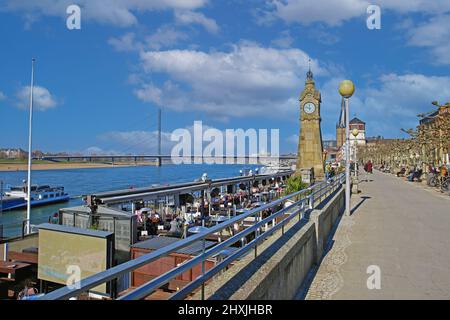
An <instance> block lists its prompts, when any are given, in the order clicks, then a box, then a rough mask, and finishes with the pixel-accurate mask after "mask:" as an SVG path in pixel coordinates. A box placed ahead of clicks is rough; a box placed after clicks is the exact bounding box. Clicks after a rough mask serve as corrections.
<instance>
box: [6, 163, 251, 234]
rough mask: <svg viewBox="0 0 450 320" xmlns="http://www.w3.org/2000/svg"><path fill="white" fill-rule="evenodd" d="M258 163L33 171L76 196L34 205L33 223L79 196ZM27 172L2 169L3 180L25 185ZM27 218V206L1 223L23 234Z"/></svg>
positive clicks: (227, 172) (35, 178) (228, 172)
mask: <svg viewBox="0 0 450 320" xmlns="http://www.w3.org/2000/svg"><path fill="white" fill-rule="evenodd" d="M244 167H245V168H251V167H256V166H248V165H217V164H215V165H205V164H202V165H163V166H162V167H155V166H142V167H116V168H98V169H67V170H47V171H33V173H32V183H33V184H40V185H43V184H45V185H50V186H63V187H65V190H66V192H68V193H69V195H70V196H71V197H72V198H73V199H71V200H70V201H69V202H65V203H59V204H55V205H49V206H43V207H33V208H32V209H31V224H35V225H36V224H39V223H43V222H47V221H48V217H49V216H50V215H52V214H53V213H55V212H57V211H58V209H60V208H65V207H70V206H77V205H80V204H82V203H83V201H82V199H81V198H80V197H79V196H82V195H87V194H90V193H95V192H102V191H111V190H119V189H128V188H131V187H134V188H137V187H148V186H152V185H155V184H160V185H167V184H174V183H177V182H191V181H194V180H196V179H198V178H200V177H201V176H202V174H203V173H207V174H208V177H209V178H212V179H216V178H224V177H233V176H238V175H239V170H240V169H243V168H244ZM26 175H27V173H26V172H24V171H20V172H19V171H18V172H0V180H1V181H3V182H4V185H5V186H6V187H8V186H16V185H21V184H22V181H23V180H24V179H26ZM25 219H26V210H13V211H9V212H3V215H2V217H0V225H1V224H3V225H4V231H3V234H4V236H5V237H10V236H16V235H20V234H21V226H22V222H23V221H24V220H25Z"/></svg>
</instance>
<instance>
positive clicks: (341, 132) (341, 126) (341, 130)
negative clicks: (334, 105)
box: [336, 98, 346, 148]
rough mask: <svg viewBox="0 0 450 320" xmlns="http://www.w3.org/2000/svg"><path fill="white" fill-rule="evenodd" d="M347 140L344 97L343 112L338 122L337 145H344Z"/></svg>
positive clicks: (343, 102)
mask: <svg viewBox="0 0 450 320" xmlns="http://www.w3.org/2000/svg"><path fill="white" fill-rule="evenodd" d="M345 140H346V139H345V101H344V98H342V103H341V114H340V115H339V122H338V123H337V124H336V147H338V148H340V147H342V146H343V145H344V143H345Z"/></svg>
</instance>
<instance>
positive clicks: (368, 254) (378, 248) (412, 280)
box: [306, 172, 450, 299]
mask: <svg viewBox="0 0 450 320" xmlns="http://www.w3.org/2000/svg"><path fill="white" fill-rule="evenodd" d="M369 179H371V180H372V181H370V180H369V181H367V182H362V183H361V184H360V189H361V190H362V192H361V193H360V194H359V195H355V196H354V198H353V199H352V208H353V209H352V210H353V213H352V216H350V217H347V216H344V217H343V218H342V219H341V221H340V223H339V226H338V228H337V230H336V233H335V234H334V237H333V241H331V244H330V248H329V251H328V252H327V254H326V256H325V257H324V260H323V261H322V264H321V265H320V267H319V269H318V270H317V273H316V275H315V277H314V279H313V282H312V284H311V286H310V288H309V291H308V293H307V296H306V298H307V299H450V197H449V196H448V195H441V194H439V193H438V192H436V191H434V190H427V189H424V187H423V186H421V185H419V184H417V183H410V182H406V181H404V180H403V179H401V178H397V177H394V176H392V175H387V174H383V173H380V172H375V173H374V174H373V175H370V177H369ZM372 265H375V266H378V267H379V269H380V271H381V277H380V279H381V289H379V290H378V289H372V290H369V289H368V286H367V280H368V278H369V277H370V276H371V274H373V271H371V272H370V274H369V273H367V268H368V267H369V266H372Z"/></svg>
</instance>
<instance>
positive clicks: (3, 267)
mask: <svg viewBox="0 0 450 320" xmlns="http://www.w3.org/2000/svg"><path fill="white" fill-rule="evenodd" d="M29 267H31V264H29V263H22V262H10V261H0V273H6V274H8V275H16V273H17V272H18V271H25V270H26V269H28V268H29Z"/></svg>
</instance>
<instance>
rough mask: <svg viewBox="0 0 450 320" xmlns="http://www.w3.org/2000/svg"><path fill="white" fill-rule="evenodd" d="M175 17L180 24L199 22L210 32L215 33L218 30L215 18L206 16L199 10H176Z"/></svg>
mask: <svg viewBox="0 0 450 320" xmlns="http://www.w3.org/2000/svg"><path fill="white" fill-rule="evenodd" d="M175 19H176V21H177V22H178V23H180V24H199V25H201V26H203V27H204V28H205V29H206V30H207V31H208V32H211V33H217V32H218V31H219V26H218V25H217V23H216V21H215V20H213V19H210V18H207V17H205V15H204V14H202V13H199V12H194V11H176V12H175Z"/></svg>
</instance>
